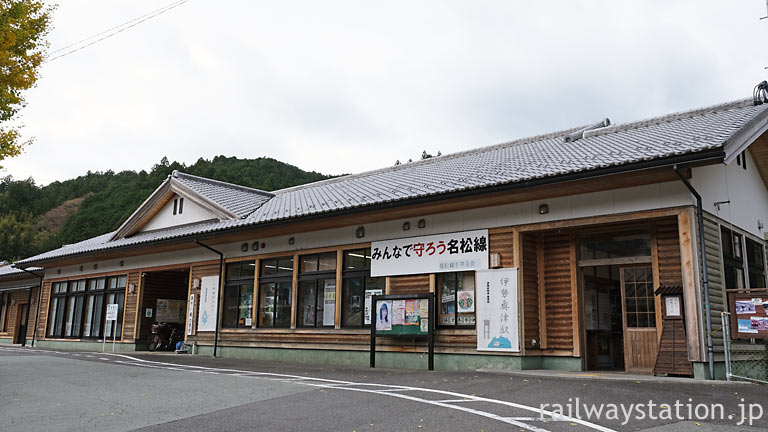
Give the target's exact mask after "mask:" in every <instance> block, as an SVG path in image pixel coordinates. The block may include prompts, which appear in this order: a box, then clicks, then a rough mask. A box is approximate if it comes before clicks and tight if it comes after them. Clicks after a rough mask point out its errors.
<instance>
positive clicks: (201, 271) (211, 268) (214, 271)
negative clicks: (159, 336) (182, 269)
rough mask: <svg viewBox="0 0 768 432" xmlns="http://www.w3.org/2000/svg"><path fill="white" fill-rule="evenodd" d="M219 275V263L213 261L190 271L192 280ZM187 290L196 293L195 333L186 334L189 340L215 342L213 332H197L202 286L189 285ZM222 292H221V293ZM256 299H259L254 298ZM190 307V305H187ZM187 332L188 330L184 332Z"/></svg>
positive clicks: (194, 267)
mask: <svg viewBox="0 0 768 432" xmlns="http://www.w3.org/2000/svg"><path fill="white" fill-rule="evenodd" d="M218 275H219V263H213V264H205V265H197V266H193V267H192V270H191V271H190V277H191V278H192V280H195V279H200V278H202V277H204V276H218ZM187 290H188V291H189V293H190V294H194V295H195V305H194V307H195V310H194V314H193V315H194V318H193V319H194V321H195V324H194V328H195V332H194V333H195V334H194V335H191V336H186V338H187V340H188V341H203V340H210V341H211V342H213V332H203V333H197V313H198V311H199V310H200V286H198V287H197V288H191V290H190V288H189V287H187ZM220 294H221V293H220ZM254 301H257V299H254ZM187 307H189V305H187ZM184 334H186V331H185V332H184Z"/></svg>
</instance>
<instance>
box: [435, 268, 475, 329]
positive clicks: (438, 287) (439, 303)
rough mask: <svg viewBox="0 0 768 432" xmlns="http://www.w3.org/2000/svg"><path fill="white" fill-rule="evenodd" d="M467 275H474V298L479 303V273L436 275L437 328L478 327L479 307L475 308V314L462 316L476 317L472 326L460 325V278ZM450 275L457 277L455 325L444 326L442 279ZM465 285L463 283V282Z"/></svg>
mask: <svg viewBox="0 0 768 432" xmlns="http://www.w3.org/2000/svg"><path fill="white" fill-rule="evenodd" d="M465 274H471V275H472V284H473V286H472V290H473V291H474V294H473V296H472V298H473V299H475V302H477V272H475V271H459V272H444V273H437V274H435V304H436V305H435V310H436V312H437V317H436V318H437V320H436V323H437V327H438V328H442V329H457V330H458V329H474V328H475V327H476V325H477V307H475V311H474V312H465V313H462V315H474V317H475V322H474V323H472V324H459V319H458V318H459V296H458V292H459V285H458V281H459V277H461V278H462V279H463V277H464V275H465ZM448 275H453V276H454V277H455V279H454V284H455V293H454V294H453V324H443V320H442V315H443V312H442V306H443V302H442V290H443V284H442V279H443V278H444V277H446V276H448ZM462 283H463V282H462Z"/></svg>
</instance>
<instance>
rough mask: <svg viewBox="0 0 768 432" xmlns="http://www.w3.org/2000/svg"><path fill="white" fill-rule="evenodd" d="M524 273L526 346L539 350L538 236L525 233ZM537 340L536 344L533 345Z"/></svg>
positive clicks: (523, 240)
mask: <svg viewBox="0 0 768 432" xmlns="http://www.w3.org/2000/svg"><path fill="white" fill-rule="evenodd" d="M520 239H521V241H522V243H523V244H522V251H523V253H522V264H523V265H522V269H521V271H522V273H523V319H524V323H523V330H524V332H525V334H524V335H523V338H524V339H525V341H524V343H525V346H526V347H528V348H538V347H539V344H540V343H541V336H540V331H539V260H538V255H539V252H538V235H537V234H534V233H523V234H522V235H521V236H520ZM533 340H536V344H535V345H534V344H533V343H532V341H533Z"/></svg>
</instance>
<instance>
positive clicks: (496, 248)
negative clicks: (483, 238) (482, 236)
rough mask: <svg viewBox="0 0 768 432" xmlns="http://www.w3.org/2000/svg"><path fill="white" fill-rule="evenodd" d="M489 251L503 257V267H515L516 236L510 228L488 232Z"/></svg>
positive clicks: (494, 229)
mask: <svg viewBox="0 0 768 432" xmlns="http://www.w3.org/2000/svg"><path fill="white" fill-rule="evenodd" d="M488 243H489V245H488V250H489V252H490V253H497V254H499V255H500V256H501V266H502V267H514V266H515V236H514V233H513V232H512V230H510V229H509V228H493V229H490V230H488Z"/></svg>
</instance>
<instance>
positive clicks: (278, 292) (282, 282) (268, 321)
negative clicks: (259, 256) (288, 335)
mask: <svg viewBox="0 0 768 432" xmlns="http://www.w3.org/2000/svg"><path fill="white" fill-rule="evenodd" d="M259 267H260V271H259V306H258V309H259V322H258V324H259V327H267V328H290V327H291V291H292V286H293V257H292V256H291V257H281V258H272V259H265V260H262V261H261V263H260V266H259Z"/></svg>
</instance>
